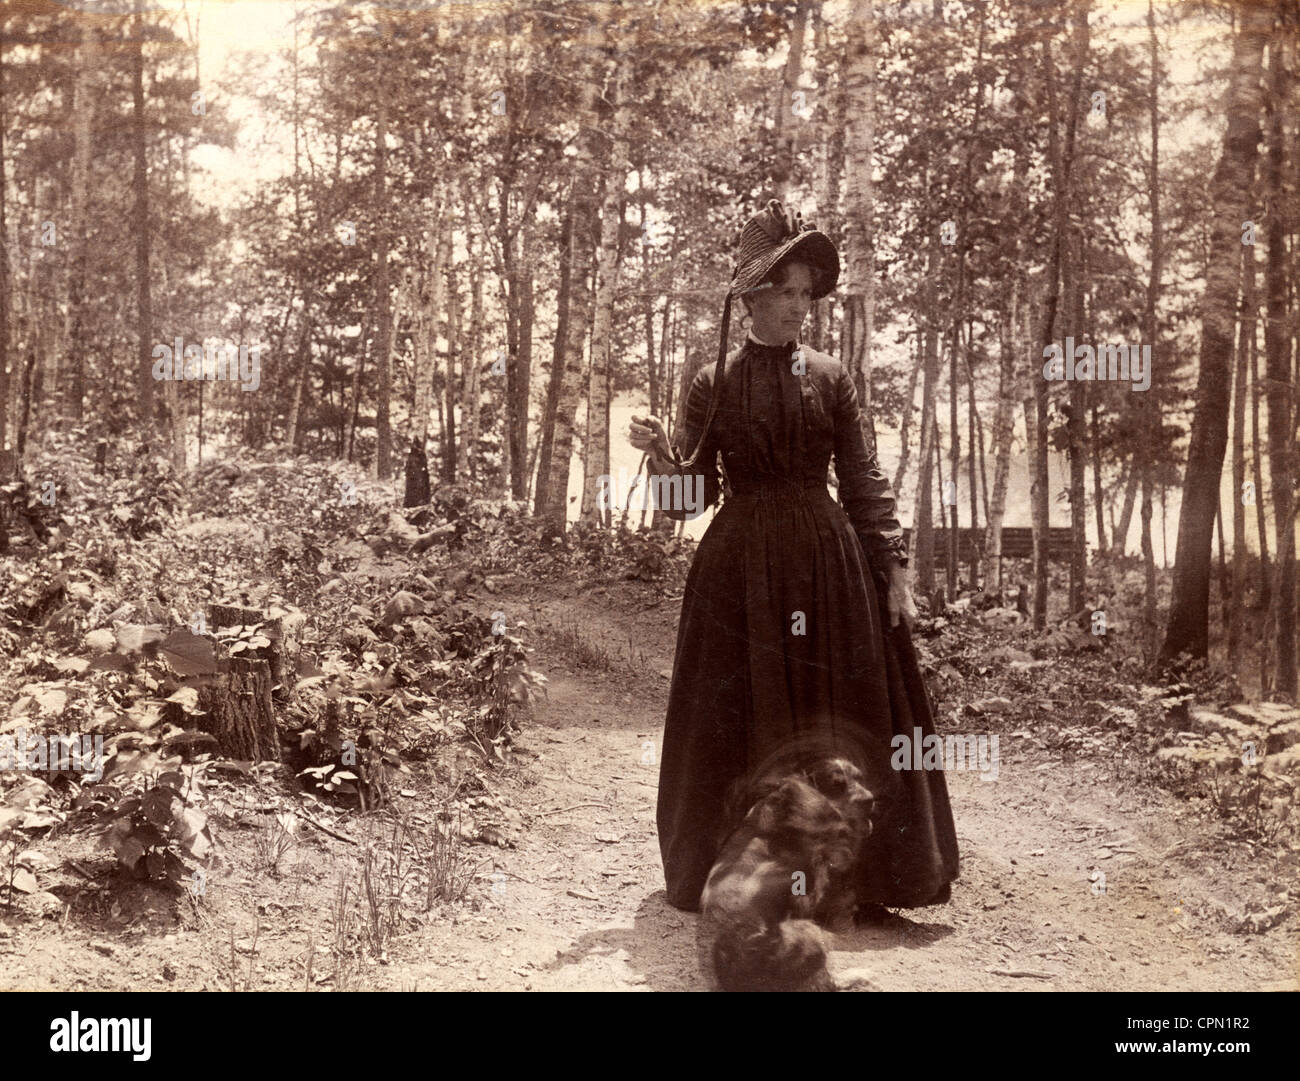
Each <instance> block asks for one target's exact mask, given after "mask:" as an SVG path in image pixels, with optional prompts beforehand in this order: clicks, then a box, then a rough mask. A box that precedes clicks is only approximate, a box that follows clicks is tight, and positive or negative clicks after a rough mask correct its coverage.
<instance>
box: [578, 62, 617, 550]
mask: <svg viewBox="0 0 1300 1081" xmlns="http://www.w3.org/2000/svg"><path fill="white" fill-rule="evenodd" d="M624 55H626V54H624ZM627 69H628V65H627V63H626V60H625V59H622V58H621V59H620V63H619V65H618V68H617V70H616V71H615V73H614V89H613V91H612V93H613V101H614V115H613V118H612V119H611V120H610V135H609V145H608V148H607V149H606V150H605V154H606V155H607V157H606V159H605V160H606V162H607V165H606V168H605V176H604V189H605V199H604V203H603V205H602V206H601V210H600V244H599V256H598V258H597V262H596V300H595V317H594V325H593V327H592V336H591V364H590V365H589V366H588V368H587V439H586V442H585V443H584V444H583V448H582V496H581V498H580V500H579V506H578V515H579V517H580V518H582V519H583V520H592V519H594V520H596V521H597V522H599V523H600V524H601V525H603V526H605V527H606V528H608V527H609V525H610V523H611V521H612V515H611V507H610V505H609V503H610V500H609V498H608V495H609V493H608V492H607V493H606V500H605V506H603V507H602V506H601V505H600V485H599V484H597V480H598V479H599V478H600V477H602V476H608V475H609V471H610V465H609V410H610V344H611V333H612V328H613V323H614V293H615V291H616V290H617V289H618V276H619V237H620V235H621V233H622V227H623V201H624V198H623V197H624V190H625V188H626V186H627V174H628V160H627V141H626V139H625V138H624V137H623V131H624V126H625V124H626V123H627V120H626V118H627V113H628V110H627V101H626V94H625V91H624V87H625V84H626V80H627Z"/></svg>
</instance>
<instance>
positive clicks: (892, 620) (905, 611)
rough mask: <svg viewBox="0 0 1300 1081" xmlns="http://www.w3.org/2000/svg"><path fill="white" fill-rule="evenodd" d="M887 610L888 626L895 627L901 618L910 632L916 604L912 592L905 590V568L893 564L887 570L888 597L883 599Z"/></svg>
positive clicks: (914, 617) (914, 618)
mask: <svg viewBox="0 0 1300 1081" xmlns="http://www.w3.org/2000/svg"><path fill="white" fill-rule="evenodd" d="M885 607H886V608H888V610H889V625H890V627H897V626H898V621H899V619H900V618H901V619H902V621H903V623H904V625H905V626H906V627H907V629H908V630H909V631H910V630H911V629H912V624H913V623H914V622H915V620H916V603H915V602H914V601H913V600H912V591H911V590H910V589H908V588H907V568H906V567H900V566H899V565H898V564H897V563H895V564H894V565H893V566H892V567H890V569H889V595H888V597H887V598H886V599H885Z"/></svg>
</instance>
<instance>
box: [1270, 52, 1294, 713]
mask: <svg viewBox="0 0 1300 1081" xmlns="http://www.w3.org/2000/svg"><path fill="white" fill-rule="evenodd" d="M1284 40H1285V39H1284V38H1282V37H1274V38H1273V39H1272V41H1271V42H1270V44H1269V47H1268V54H1269V83H1270V92H1269V94H1268V96H1267V100H1266V106H1267V109H1268V119H1269V131H1268V154H1267V157H1266V158H1265V163H1264V186H1265V196H1266V200H1267V206H1268V208H1269V213H1268V214H1267V216H1266V218H1265V231H1266V234H1267V242H1268V248H1267V252H1268V254H1267V258H1266V261H1265V263H1264V285H1265V293H1266V300H1265V310H1266V312H1267V313H1268V318H1267V319H1265V321H1264V354H1265V357H1266V358H1267V371H1268V395H1267V402H1268V465H1269V474H1270V476H1269V479H1270V480H1271V481H1272V487H1273V521H1274V523H1276V525H1275V528H1276V533H1275V538H1276V547H1277V564H1276V566H1275V568H1274V582H1273V596H1272V603H1271V605H1270V611H1269V624H1270V628H1271V629H1272V630H1273V631H1274V633H1275V634H1276V639H1275V642H1276V656H1277V667H1276V676H1275V678H1274V681H1273V689H1274V690H1276V691H1277V692H1279V693H1280V694H1283V695H1285V696H1286V697H1287V698H1289V699H1292V700H1294V699H1295V695H1296V606H1295V588H1296V567H1295V543H1294V536H1293V535H1294V533H1295V525H1294V511H1293V510H1292V506H1291V504H1292V502H1293V500H1294V498H1295V496H1294V492H1293V488H1292V484H1293V483H1294V481H1293V478H1294V467H1293V464H1292V453H1293V451H1292V436H1291V412H1292V393H1293V391H1292V367H1291V353H1290V349H1289V348H1288V346H1289V341H1288V335H1287V331H1286V323H1287V275H1286V218H1285V213H1286V211H1285V209H1284V208H1285V206H1286V199H1287V196H1286V194H1285V192H1284V190H1283V183H1282V163H1283V145H1282V140H1283V128H1282V111H1283V109H1285V108H1286V102H1287V75H1286V66H1285V61H1284V56H1283V53H1284Z"/></svg>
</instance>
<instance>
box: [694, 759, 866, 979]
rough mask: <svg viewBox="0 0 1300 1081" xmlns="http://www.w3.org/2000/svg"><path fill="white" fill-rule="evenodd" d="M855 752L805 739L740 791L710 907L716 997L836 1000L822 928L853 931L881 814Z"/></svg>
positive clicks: (704, 912) (703, 957)
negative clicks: (776, 994)
mask: <svg viewBox="0 0 1300 1081" xmlns="http://www.w3.org/2000/svg"><path fill="white" fill-rule="evenodd" d="M846 749H847V746H846V743H845V741H844V740H843V739H837V738H836V737H834V736H833V735H828V734H826V733H813V734H810V735H807V736H800V737H798V738H796V739H794V740H791V741H790V742H789V743H788V744H787V745H786V746H784V747H782V748H780V749H779V750H778V751H776V752H775V753H774V754H772V755H771V756H769V758H768V759H767V760H766V761H765V762H764V763H763V764H762V765H761V766H760V767H759V768H758V769H756V770H754V771H753V772H752V773H751V774H750V775H749V776H747V777H745V778H743V779H742V780H741V781H740V782H738V783H737V784H736V785H735V786H734V787H733V789H732V792H731V794H730V797H729V799H728V803H727V807H726V809H725V811H724V827H723V828H724V831H725V832H726V839H725V841H724V843H723V845H722V847H721V851H720V853H719V855H718V858H717V860H716V861H715V862H714V865H713V869H712V870H711V871H710V872H709V877H708V880H707V882H706V883H705V886H704V892H703V894H702V895H701V898H700V925H699V939H698V946H699V954H700V966H701V968H702V970H703V972H704V975H705V979H706V980H707V981H708V983H709V985H710V987H711V988H714V989H717V990H723V991H833V990H835V984H834V982H833V981H832V980H831V977H830V974H829V973H828V972H827V971H826V941H825V937H824V935H823V933H822V930H821V928H822V927H831V928H834V929H837V930H843V929H845V926H846V925H847V926H850V927H851V926H852V919H853V911H854V909H855V908H856V897H855V895H854V890H853V879H854V872H855V870H856V868H857V866H858V860H859V855H860V853H861V850H862V844H863V842H864V841H865V840H866V838H867V836H868V835H869V834H870V832H871V821H870V815H871V808H872V804H873V798H872V795H871V792H870V791H868V789H867V788H866V786H865V785H864V784H863V773H862V770H861V769H860V768H859V766H858V765H856V764H855V762H854V761H853V760H852V759H853V758H859V760H860V759H861V756H860V754H859V753H854V751H853V750H850V752H849V753H847V754H846V753H845V751H846ZM798 872H802V876H803V877H802V885H803V889H802V890H801V891H799V892H796V890H797V887H798V886H799V884H800V879H799V877H798V875H797V873H798ZM819 925H820V926H819Z"/></svg>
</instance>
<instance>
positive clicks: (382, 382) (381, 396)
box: [374, 80, 393, 480]
mask: <svg viewBox="0 0 1300 1081" xmlns="http://www.w3.org/2000/svg"><path fill="white" fill-rule="evenodd" d="M378 96H379V102H378V108H379V118H378V123H377V124H376V125H375V217H376V219H377V221H376V236H375V243H376V247H377V251H376V255H375V262H376V265H375V327H376V335H375V369H376V370H375V374H376V376H378V378H377V380H376V387H375V464H374V469H375V475H376V476H377V477H378V478H379V479H380V480H387V479H388V478H389V477H391V476H392V475H393V432H392V424H391V420H390V416H389V409H390V406H391V401H392V395H393V298H392V288H391V286H390V283H389V280H388V279H389V275H388V247H389V242H390V241H389V220H388V218H389V215H388V191H387V182H386V181H387V178H386V177H385V173H386V172H387V170H388V96H387V94H386V93H385V92H384V89H383V85H382V80H381V84H380V87H379V95H378Z"/></svg>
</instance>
